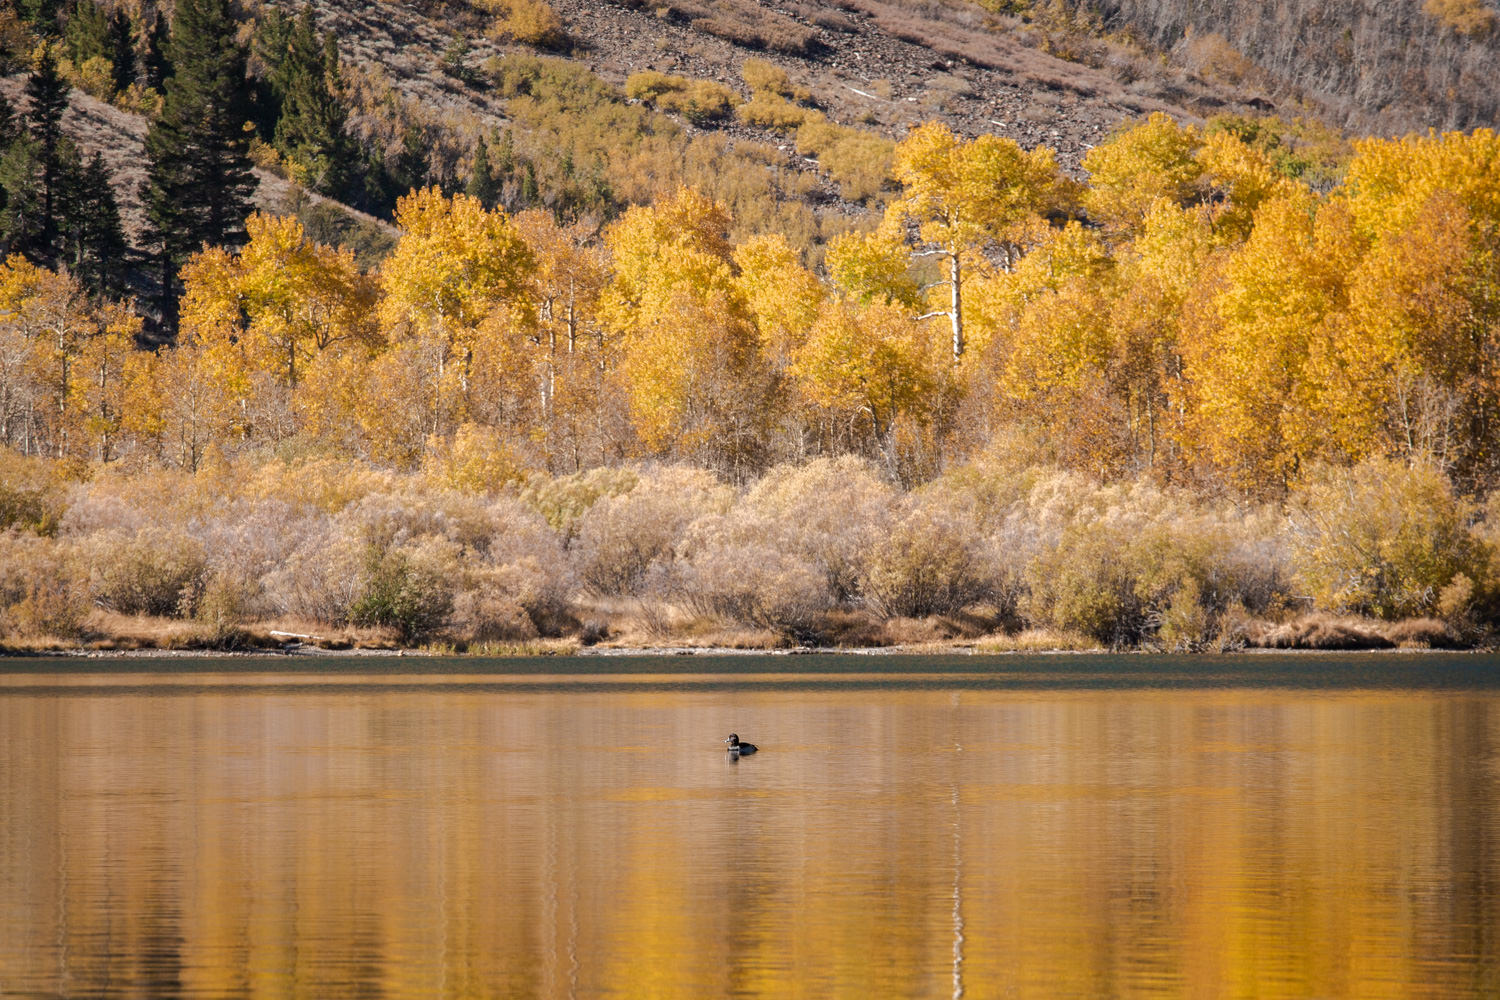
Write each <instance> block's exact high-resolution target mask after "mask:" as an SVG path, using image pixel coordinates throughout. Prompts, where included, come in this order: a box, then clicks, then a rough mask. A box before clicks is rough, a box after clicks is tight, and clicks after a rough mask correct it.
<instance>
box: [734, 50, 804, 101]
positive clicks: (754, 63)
mask: <svg viewBox="0 0 1500 1000" xmlns="http://www.w3.org/2000/svg"><path fill="white" fill-rule="evenodd" d="M740 79H742V80H744V81H745V86H747V87H749V88H750V93H751V95H752V96H751V100H752V101H753V100H754V95H757V94H767V95H774V96H777V97H784V98H786V99H788V100H791V101H797V102H799V103H800V102H803V101H807V100H809V99H810V98H811V97H812V94H810V93H808V92H807V91H806V90H803V89H802V88H801V87H795V86H793V85H792V81H791V78H790V77H788V76H787V73H786V70H784V69H782V68H781V67H780V66H777V65H776V64H775V63H773V62H771V61H770V60H768V59H760V58H758V57H756V56H751V57H750V58H749V59H746V60H745V61H744V62H743V63H742V64H741V65H740Z"/></svg>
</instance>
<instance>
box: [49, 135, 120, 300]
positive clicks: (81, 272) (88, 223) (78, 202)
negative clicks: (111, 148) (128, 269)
mask: <svg viewBox="0 0 1500 1000" xmlns="http://www.w3.org/2000/svg"><path fill="white" fill-rule="evenodd" d="M65 179H66V182H67V183H66V184H65V186H64V191H63V193H64V196H65V197H64V208H65V213H64V214H65V218H66V219H67V223H68V225H67V241H66V244H67V262H68V268H69V269H70V270H71V271H72V272H73V275H74V277H76V278H77V279H78V280H79V282H80V283H81V284H83V286H84V287H85V288H87V289H89V290H90V291H92V292H93V293H94V294H96V295H99V296H101V297H104V296H109V295H113V294H116V293H118V291H119V289H120V266H119V265H120V261H121V259H122V258H123V257H124V255H125V249H126V246H125V233H124V229H123V228H122V227H121V225H120V207H119V204H118V203H117V202H116V201H115V194H114V186H113V183H112V181H111V178H110V174H109V168H108V167H106V166H105V165H104V157H103V156H102V155H101V154H100V153H98V152H97V151H96V152H95V153H94V155H93V156H92V157H91V158H90V159H89V162H88V164H87V165H83V164H81V163H79V162H78V160H77V159H76V158H74V160H73V163H72V164H70V169H69V170H68V171H67V177H66V178H65Z"/></svg>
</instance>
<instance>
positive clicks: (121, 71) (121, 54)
mask: <svg viewBox="0 0 1500 1000" xmlns="http://www.w3.org/2000/svg"><path fill="white" fill-rule="evenodd" d="M109 63H110V83H111V85H112V86H113V87H114V91H115V93H116V94H121V93H124V92H125V91H126V90H127V89H129V87H130V85H131V84H133V83H135V31H134V29H133V28H132V27H131V24H130V15H129V14H127V13H125V8H124V7H116V8H115V12H114V13H113V14H111V15H110V17H109Z"/></svg>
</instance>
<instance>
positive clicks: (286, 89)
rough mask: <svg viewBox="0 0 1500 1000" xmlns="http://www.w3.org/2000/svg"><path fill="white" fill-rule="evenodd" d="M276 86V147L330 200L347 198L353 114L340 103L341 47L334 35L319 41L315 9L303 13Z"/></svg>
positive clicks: (276, 71)
mask: <svg viewBox="0 0 1500 1000" xmlns="http://www.w3.org/2000/svg"><path fill="white" fill-rule="evenodd" d="M271 69H272V72H271V83H272V87H273V89H274V90H275V91H276V96H277V98H278V99H279V100H280V104H281V113H280V116H279V118H278V120H277V122H276V132H275V136H274V139H273V142H274V144H275V146H276V148H277V150H278V151H279V152H280V153H281V154H282V155H283V156H284V157H286V159H287V160H288V161H289V162H290V163H291V164H292V165H293V167H294V168H295V169H296V170H297V172H298V173H299V174H301V175H302V176H303V178H304V179H305V183H306V184H307V185H308V187H311V188H312V189H314V190H316V191H321V192H323V193H325V194H333V195H343V194H345V193H346V192H347V190H348V188H349V186H350V182H351V175H352V173H353V165H354V159H355V149H354V144H353V143H352V142H351V141H350V139H349V137H348V135H346V134H345V132H344V123H345V121H346V120H347V118H348V112H347V111H346V110H345V108H344V105H343V103H342V102H341V101H340V100H339V97H338V88H339V86H340V78H339V77H340V65H339V50H338V42H337V41H336V40H335V39H334V37H333V35H332V33H329V34H327V35H325V36H323V38H322V39H321V40H320V39H319V37H318V32H317V29H316V25H315V22H314V20H313V11H312V7H311V5H309V6H306V7H303V8H302V13H301V14H300V15H299V16H298V18H297V22H296V24H295V26H294V27H293V28H292V29H291V31H290V33H289V34H288V35H287V37H286V42H285V49H284V51H283V53H282V58H281V60H280V62H279V64H277V65H275V66H273V67H272V68H271Z"/></svg>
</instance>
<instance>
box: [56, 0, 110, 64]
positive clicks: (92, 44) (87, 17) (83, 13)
mask: <svg viewBox="0 0 1500 1000" xmlns="http://www.w3.org/2000/svg"><path fill="white" fill-rule="evenodd" d="M64 38H65V39H66V40H67V46H68V57H69V58H71V59H72V60H73V65H75V66H82V65H83V64H84V63H85V62H87V61H88V60H90V59H94V58H104V59H108V58H109V54H110V49H109V15H108V14H106V13H105V12H104V8H103V7H101V6H99V4H97V3H95V2H94V0H74V3H73V10H72V12H71V13H70V14H69V15H68V25H67V29H66V30H65V32H64Z"/></svg>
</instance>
